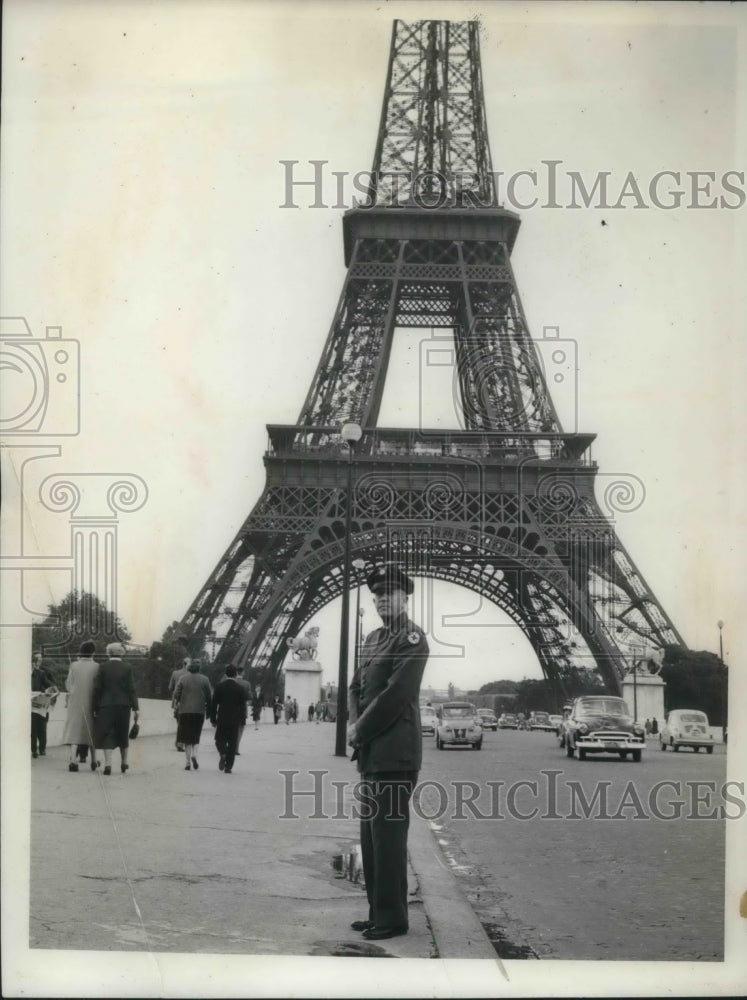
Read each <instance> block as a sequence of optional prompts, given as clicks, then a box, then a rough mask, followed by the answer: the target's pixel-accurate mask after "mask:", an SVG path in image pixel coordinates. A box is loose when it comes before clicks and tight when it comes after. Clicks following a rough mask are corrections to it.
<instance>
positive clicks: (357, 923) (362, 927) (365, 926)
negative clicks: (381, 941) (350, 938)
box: [350, 920, 374, 931]
mask: <svg viewBox="0 0 747 1000" xmlns="http://www.w3.org/2000/svg"><path fill="white" fill-rule="evenodd" d="M373 925H374V922H373V920H354V921H353V922H352V924H351V925H350V926H351V927H352V928H353V930H354V931H368V930H370V929H371V928H372V927H373Z"/></svg>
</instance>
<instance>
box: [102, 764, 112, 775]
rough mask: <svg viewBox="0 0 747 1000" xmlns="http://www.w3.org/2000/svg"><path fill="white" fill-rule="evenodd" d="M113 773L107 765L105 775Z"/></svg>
mask: <svg viewBox="0 0 747 1000" xmlns="http://www.w3.org/2000/svg"><path fill="white" fill-rule="evenodd" d="M111 773H112V769H111V767H109V765H108V764H107V766H106V767H105V768H104V774H111Z"/></svg>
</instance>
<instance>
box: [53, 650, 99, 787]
mask: <svg viewBox="0 0 747 1000" xmlns="http://www.w3.org/2000/svg"><path fill="white" fill-rule="evenodd" d="M95 652H96V643H95V642H91V641H90V640H89V641H88V642H84V643H83V644H82V645H81V647H80V654H79V656H78V659H77V660H74V661H73V662H72V663H71V664H70V670H69V671H68V675H67V680H66V681H65V688H66V691H67V694H66V695H65V707H66V708H67V716H66V718H65V729H64V731H63V734H62V742H63V744H67V745H68V746H69V747H70V762H69V764H68V770H69V771H77V770H78V762H79V761H82V762H85V760H86V758H87V757H88V747H89V746H90V747H91V770H92V771H95V770H96V768H97V767H98V764H99V762H98V761H97V759H96V744H95V740H94V735H93V686H94V683H95V681H96V675H97V674H98V672H99V665H98V663H97V662H96V661H95V660H94V658H93V654H94V653H95Z"/></svg>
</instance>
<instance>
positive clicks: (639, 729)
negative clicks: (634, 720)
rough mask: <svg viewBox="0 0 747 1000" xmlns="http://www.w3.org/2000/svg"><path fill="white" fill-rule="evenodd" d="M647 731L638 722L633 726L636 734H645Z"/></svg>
mask: <svg viewBox="0 0 747 1000" xmlns="http://www.w3.org/2000/svg"><path fill="white" fill-rule="evenodd" d="M645 731H646V730H645V729H644V728H643V726H639V725H637V724H636V725H635V726H633V732H634V733H635V734H636V736H643V734H644V733H645Z"/></svg>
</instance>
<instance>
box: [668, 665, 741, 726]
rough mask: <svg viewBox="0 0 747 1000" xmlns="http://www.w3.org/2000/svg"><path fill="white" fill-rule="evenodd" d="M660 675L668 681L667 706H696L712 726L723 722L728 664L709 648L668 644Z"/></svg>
mask: <svg viewBox="0 0 747 1000" xmlns="http://www.w3.org/2000/svg"><path fill="white" fill-rule="evenodd" d="M660 676H661V679H662V680H663V681H664V682H665V684H666V687H665V688H664V708H665V710H666V711H667V712H669V711H671V710H672V709H674V708H697V709H699V710H700V711H701V712H705V714H706V715H707V716H708V721H709V722H710V724H711V725H712V726H720V725H723V717H724V694H725V680H726V676H727V670H726V667H724V665H723V664H722V663H721V661H720V660H719V658H718V656H716V654H715V653H709V652H708V651H707V650H701V651H697V650H691V649H685V648H684V646H667V648H666V650H665V652H664V665H663V666H662V668H661V674H660Z"/></svg>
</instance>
